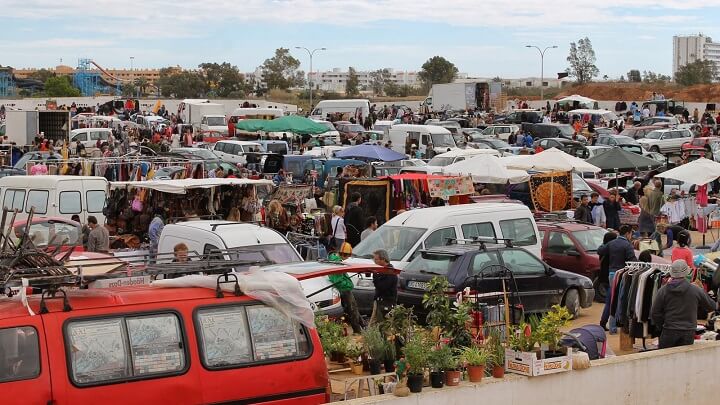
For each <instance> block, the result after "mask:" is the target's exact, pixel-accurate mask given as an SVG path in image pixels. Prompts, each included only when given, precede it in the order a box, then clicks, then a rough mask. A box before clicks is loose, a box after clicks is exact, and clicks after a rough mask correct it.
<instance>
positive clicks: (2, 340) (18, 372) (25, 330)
mask: <svg viewBox="0 0 720 405" xmlns="http://www.w3.org/2000/svg"><path fill="white" fill-rule="evenodd" d="M39 375H40V346H39V342H38V335H37V330H35V328H33V327H31V326H22V327H17V328H5V329H0V383H2V382H8V381H19V380H27V379H31V378H35V377H37V376H39Z"/></svg>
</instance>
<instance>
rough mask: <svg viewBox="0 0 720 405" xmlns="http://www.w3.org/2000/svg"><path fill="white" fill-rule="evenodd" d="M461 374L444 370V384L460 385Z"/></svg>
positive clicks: (456, 371)
mask: <svg viewBox="0 0 720 405" xmlns="http://www.w3.org/2000/svg"><path fill="white" fill-rule="evenodd" d="M461 379H462V373H461V372H460V371H458V370H445V384H447V385H448V386H454V385H458V384H460V380H461Z"/></svg>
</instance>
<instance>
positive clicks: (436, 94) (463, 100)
mask: <svg viewBox="0 0 720 405" xmlns="http://www.w3.org/2000/svg"><path fill="white" fill-rule="evenodd" d="M499 93H500V83H494V82H493V83H486V82H470V83H445V84H433V86H432V88H431V89H430V94H429V95H428V97H427V98H426V99H425V100H423V102H422V103H421V104H420V112H421V113H431V112H442V111H461V110H462V111H465V110H475V109H476V108H479V109H480V110H482V111H489V110H490V104H491V101H492V99H493V97H491V95H492V96H495V95H499Z"/></svg>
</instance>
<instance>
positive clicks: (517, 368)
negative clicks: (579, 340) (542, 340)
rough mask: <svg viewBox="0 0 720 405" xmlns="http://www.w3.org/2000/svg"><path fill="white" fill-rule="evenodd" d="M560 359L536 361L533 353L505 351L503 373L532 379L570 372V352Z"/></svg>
mask: <svg viewBox="0 0 720 405" xmlns="http://www.w3.org/2000/svg"><path fill="white" fill-rule="evenodd" d="M566 353H567V354H566V355H565V356H561V357H552V358H549V359H538V358H537V355H536V354H535V352H519V351H515V350H510V349H505V371H506V372H509V373H515V374H521V375H526V376H528V377H534V376H538V375H546V374H555V373H562V372H565V371H570V370H572V356H571V354H570V353H571V350H570V349H568V350H567V352H566Z"/></svg>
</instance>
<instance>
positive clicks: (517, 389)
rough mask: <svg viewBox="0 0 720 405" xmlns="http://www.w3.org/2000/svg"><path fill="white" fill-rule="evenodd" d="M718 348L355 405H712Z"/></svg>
mask: <svg viewBox="0 0 720 405" xmlns="http://www.w3.org/2000/svg"><path fill="white" fill-rule="evenodd" d="M719 356H720V342H708V343H701V344H696V345H693V346H688V347H680V348H673V349H667V350H662V351H651V352H645V353H637V354H632V355H627V356H620V357H613V358H609V359H603V360H596V361H594V362H593V364H592V367H590V368H589V369H587V370H576V371H570V372H567V373H560V374H554V375H547V376H541V377H532V378H529V377H523V376H519V375H514V374H507V375H506V377H505V379H503V380H495V379H493V378H486V379H483V382H482V383H480V384H474V383H463V384H462V385H461V386H459V387H445V388H442V389H430V388H423V392H422V393H420V394H410V396H409V397H405V398H398V397H395V396H393V395H392V394H387V395H382V396H375V397H368V398H360V399H356V400H352V401H348V402H344V403H347V404H353V405H360V404H363V405H366V404H382V405H436V404H443V405H456V404H457V405H466V404H503V405H530V404H573V405H583V404H588V405H591V404H598V405H607V404H613V405H645V404H663V405H664V404H668V405H670V404H694V405H695V404H697V405H699V404H710V403H717V397H718V394H717V392H716V387H715V383H714V382H715V380H716V378H717V376H718V372H720V362H718V358H720V357H719Z"/></svg>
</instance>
